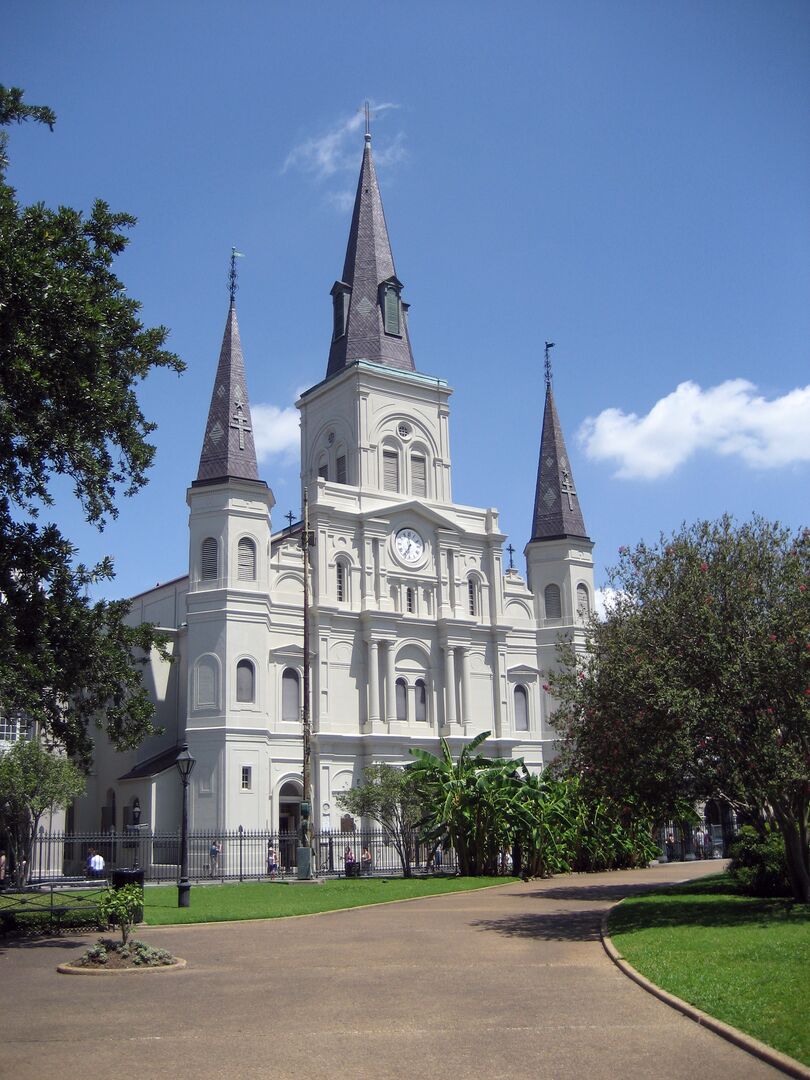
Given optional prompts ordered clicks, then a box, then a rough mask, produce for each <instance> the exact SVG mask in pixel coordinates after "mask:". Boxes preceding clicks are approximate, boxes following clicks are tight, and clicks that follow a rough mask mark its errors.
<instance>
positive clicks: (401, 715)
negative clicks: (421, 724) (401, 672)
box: [397, 679, 408, 720]
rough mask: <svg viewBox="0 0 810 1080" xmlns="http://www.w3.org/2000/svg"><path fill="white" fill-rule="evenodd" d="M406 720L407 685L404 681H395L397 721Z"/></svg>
mask: <svg viewBox="0 0 810 1080" xmlns="http://www.w3.org/2000/svg"><path fill="white" fill-rule="evenodd" d="M407 719H408V685H407V683H406V682H405V680H404V679H397V720H407Z"/></svg>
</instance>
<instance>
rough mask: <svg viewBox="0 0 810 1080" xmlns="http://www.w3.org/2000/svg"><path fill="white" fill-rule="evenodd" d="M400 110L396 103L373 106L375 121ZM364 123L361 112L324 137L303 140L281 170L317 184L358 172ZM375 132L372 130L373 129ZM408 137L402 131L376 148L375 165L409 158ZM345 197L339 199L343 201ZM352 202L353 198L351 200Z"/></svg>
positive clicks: (335, 127) (338, 124)
mask: <svg viewBox="0 0 810 1080" xmlns="http://www.w3.org/2000/svg"><path fill="white" fill-rule="evenodd" d="M398 108H399V106H398V105H395V104H394V103H393V102H390V101H384V102H382V103H381V104H380V105H374V104H372V105H371V114H372V117H374V118H377V117H379V116H381V115H382V114H383V113H386V112H389V111H390V110H391V109H398ZM364 124H365V119H364V115H363V110H362V109H359V110H358V111H357V112H355V113H352V115H351V116H348V117H344V118H343V119H342V120H339V121H338V122H337V123H336V124H335V125H334V126H333V127H332V128H330V129H329V130H328V131H325V132H323V133H322V134H321V135H317V136H313V137H311V138H309V139H304V141H303V142H301V143H299V144H298V146H294V147H293V148H292V150H291V151H290V152H289V154H287V157H286V160H285V162H284V165H283V167H282V172H286V171H287V170H288V169H300V170H301V172H304V173H309V174H310V175H312V176H314V177H315V178H316V179H318V180H325V179H327V178H328V177H330V176H334V175H335V174H336V173H340V172H344V171H347V170H351V171H354V170H356V169H357V160H358V141H357V136H358V134H359V133H360V132H361V131H362V130H363V127H364ZM372 130H373V129H372ZM404 142H405V136H404V134H403V133H402V132H401V131H400V132H397V134H396V135H395V136H394V137H393V139H392V140H390V141H389V142H387V143H383V144H381V145H380V146H379V147H378V146H376V145H375V150H374V162H375V164H376V165H378V166H380V167H382V168H385V167H386V166H390V165H395V164H397V163H398V162H400V161H402V160H403V158H404V157H405V156H406V150H405V145H404ZM342 197H343V195H342V194H341V195H339V196H337V197H336V198H337V199H340V198H342ZM351 197H352V198H353V195H352V196H351Z"/></svg>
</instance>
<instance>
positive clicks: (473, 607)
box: [467, 578, 478, 615]
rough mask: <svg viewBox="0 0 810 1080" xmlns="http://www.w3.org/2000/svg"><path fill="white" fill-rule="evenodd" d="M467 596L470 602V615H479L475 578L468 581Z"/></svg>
mask: <svg viewBox="0 0 810 1080" xmlns="http://www.w3.org/2000/svg"><path fill="white" fill-rule="evenodd" d="M467 596H468V598H469V601H470V614H471V615H477V614H478V610H477V604H476V595H475V578H470V579H469V580H468V581H467Z"/></svg>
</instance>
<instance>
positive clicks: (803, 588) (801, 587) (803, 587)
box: [799, 585, 807, 592]
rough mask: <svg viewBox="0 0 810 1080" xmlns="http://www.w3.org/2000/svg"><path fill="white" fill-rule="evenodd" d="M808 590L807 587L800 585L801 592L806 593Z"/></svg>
mask: <svg viewBox="0 0 810 1080" xmlns="http://www.w3.org/2000/svg"><path fill="white" fill-rule="evenodd" d="M806 588H807V586H806V585H800V586H799V592H804V591H805V590H806Z"/></svg>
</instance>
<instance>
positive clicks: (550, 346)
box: [544, 341, 554, 390]
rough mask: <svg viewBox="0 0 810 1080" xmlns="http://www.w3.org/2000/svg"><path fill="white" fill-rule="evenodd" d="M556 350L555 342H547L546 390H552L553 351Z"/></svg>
mask: <svg viewBox="0 0 810 1080" xmlns="http://www.w3.org/2000/svg"><path fill="white" fill-rule="evenodd" d="M553 348H554V342H553V341H547V342H546V359H545V364H544V367H545V369H546V389H549V390H550V389H551V350H552V349H553Z"/></svg>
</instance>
